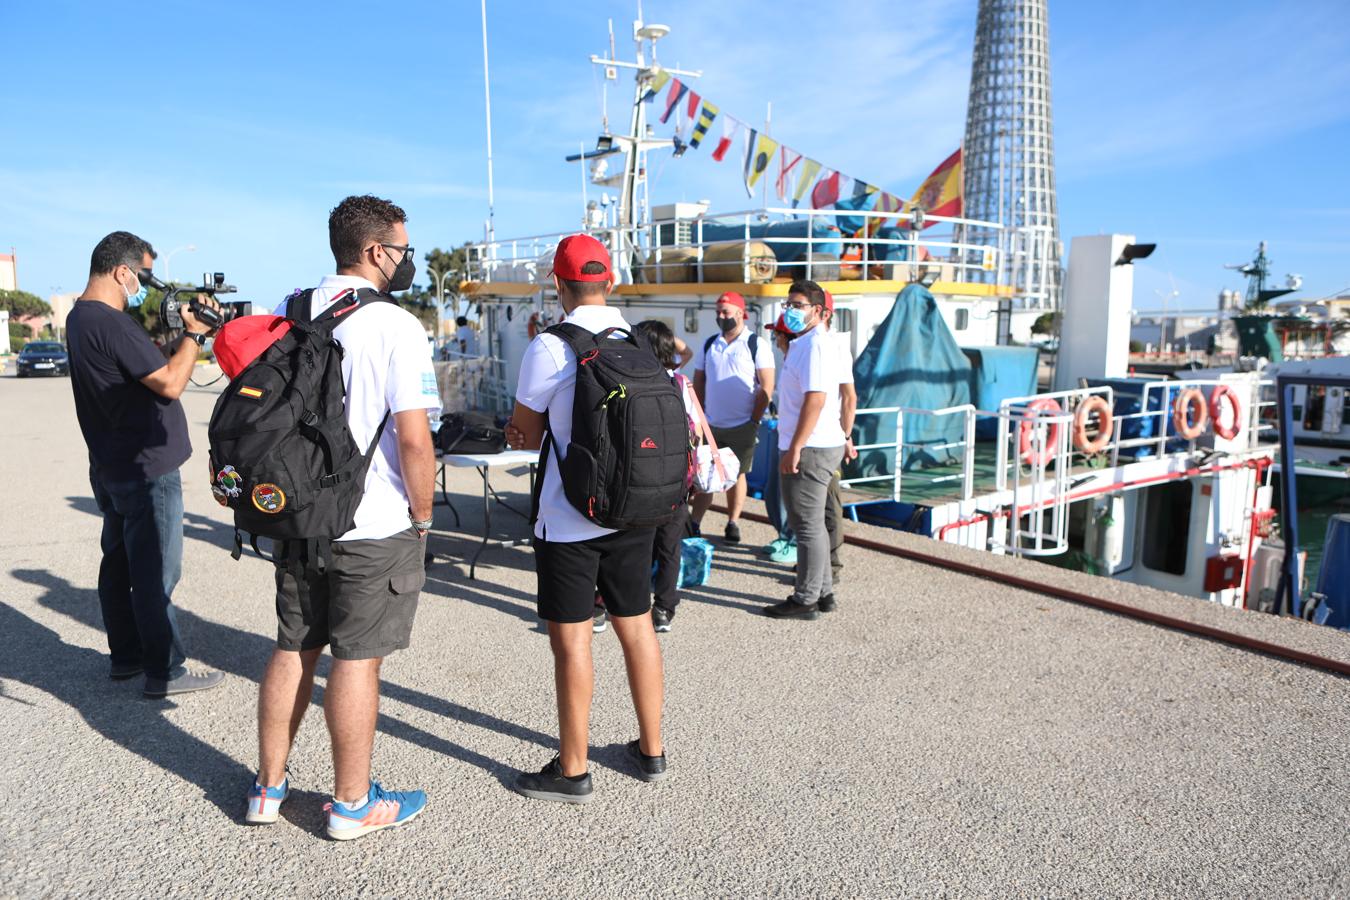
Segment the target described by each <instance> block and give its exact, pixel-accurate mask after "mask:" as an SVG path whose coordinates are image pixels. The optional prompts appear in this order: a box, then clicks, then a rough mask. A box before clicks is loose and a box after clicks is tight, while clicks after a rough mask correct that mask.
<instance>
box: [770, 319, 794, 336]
mask: <svg viewBox="0 0 1350 900" xmlns="http://www.w3.org/2000/svg"><path fill="white" fill-rule="evenodd" d="M764 327H765V329H767V330H769V331H776V332H778V333H779V334H785V335H787V336H788V337H790V338H794V337H796V336H797V333H796V332H795V331H793V330H792V329H791V328H789V327H787V321H786V320H785V319H784V318H783V316H782V315H781V314H780V315H779V316H778V321H777V322H766V323H765V324H764Z"/></svg>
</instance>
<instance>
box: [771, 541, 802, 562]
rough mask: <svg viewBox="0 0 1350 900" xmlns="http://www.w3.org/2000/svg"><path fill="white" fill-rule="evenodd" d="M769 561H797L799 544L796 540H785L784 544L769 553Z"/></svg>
mask: <svg viewBox="0 0 1350 900" xmlns="http://www.w3.org/2000/svg"><path fill="white" fill-rule="evenodd" d="M769 561H770V562H776V563H796V562H797V544H796V542H795V541H783V543H782V545H781V546H780V547H779V548H778V549H777V550H775V551H774V552H773V553H770V554H769Z"/></svg>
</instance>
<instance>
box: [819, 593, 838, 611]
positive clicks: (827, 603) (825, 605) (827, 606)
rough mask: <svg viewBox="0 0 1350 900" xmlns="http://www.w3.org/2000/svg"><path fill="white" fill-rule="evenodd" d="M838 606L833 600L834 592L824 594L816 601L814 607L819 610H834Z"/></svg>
mask: <svg viewBox="0 0 1350 900" xmlns="http://www.w3.org/2000/svg"><path fill="white" fill-rule="evenodd" d="M838 608H839V604H838V603H836V602H835V600H834V594H826V595H825V596H824V597H821V598H820V599H819V600H817V601H816V609H818V610H820V611H821V612H834V611H835V610H836V609H838Z"/></svg>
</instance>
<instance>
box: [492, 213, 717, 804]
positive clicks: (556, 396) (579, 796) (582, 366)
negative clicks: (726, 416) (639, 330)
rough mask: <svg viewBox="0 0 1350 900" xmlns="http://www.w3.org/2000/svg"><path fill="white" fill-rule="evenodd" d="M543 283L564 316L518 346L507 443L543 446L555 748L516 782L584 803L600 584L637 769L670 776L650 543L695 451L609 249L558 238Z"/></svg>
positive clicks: (538, 553)
mask: <svg viewBox="0 0 1350 900" xmlns="http://www.w3.org/2000/svg"><path fill="white" fill-rule="evenodd" d="M552 275H553V281H554V284H555V286H556V288H557V291H558V303H559V304H560V305H561V306H562V308H563V311H564V313H566V315H567V318H566V320H565V321H564V322H563V323H561V324H559V325H555V326H553V327H552V328H550V329H548V330H547V331H545V332H544V333H543V334H540V335H539V336H538V337H536V338H535V339H534V341H532V342H531V344H530V346H529V347H528V348H527V349H526V351H525V358H524V360H523V361H522V363H521V368H520V378H519V383H518V387H517V389H516V406H515V411H514V413H513V414H512V419H511V423H510V424H509V425H508V426H507V440H508V441H509V442H510V443H511V446H512V447H515V448H517V449H523V448H527V447H528V448H531V449H532V448H535V447H539V448H540V457H539V464H540V466H541V468H542V469H543V472H542V476H541V477H540V478H539V479H538V481H539V484H538V487H537V490H538V495H537V497H536V504H537V514H536V519H535V526H534V533H535V541H534V548H535V566H536V570H537V572H538V579H539V586H538V605H539V616H540V618H542V619H544V620H545V621H546V622H547V623H548V634H549V644H550V646H551V648H552V651H553V664H554V673H555V679H556V684H557V690H558V724H559V731H560V735H559V743H560V753H559V755H558V756H556V757H554V758H553V760H552V761H550V762H549V764H548V765H546V766H545V767H544V768H543V770H542V771H540V772H538V773H524V774H522V775H520V776H519V777H518V778H517V779H516V782H515V785H514V788H515V790H516V791H517V792H518V793H520V794H523V795H524V796H526V797H532V798H534V799H538V800H553V801H559V802H564V803H585V802H588V801H589V800H590V799H591V796H592V785H591V776H590V773H589V772H588V771H587V762H586V760H587V745H588V730H589V719H590V707H591V692H592V690H593V687H594V678H593V669H592V663H591V636H592V631H591V627H592V626H591V618H592V612H593V608H594V598H595V594H596V590H597V588H598V589H599V592H600V594H601V595H602V596H603V597H604V599H605V605H606V607H607V609H608V613H609V616H610V621H612V622H613V623H614V632H615V634H616V635H618V638H619V643H620V644H621V645H622V647H623V654H624V661H625V663H626V664H627V671H628V684H629V688H630V689H631V691H632V694H633V704H634V706H635V707H636V710H637V719H638V739H637V740H635V741H632V742H630V743H629V744H628V748H627V752H628V756H629V759H630V760H631V763H632V765H633V767H634V769H635V773H636V774H637V777H639V778H641V779H642V780H644V781H658V780H660V779H662V778H664V777H665V775H666V758H665V753H664V750H663V748H662V743H661V703H662V698H663V691H664V686H663V674H662V666H661V648H660V646H659V645H658V644H657V641H656V633H655V631H654V630H653V627H652V617H651V616H650V615H649V614H648V613H649V611H650V609H651V602H650V597H651V595H650V586H651V563H652V541H653V538H654V530H655V527H656V526H657V525H660V524H662V523H665V522H667V521H669V519H670V518H671V516H672V515H674V513H675V511H676V509H677V508H678V507H679V506H680V505H681V504H682V503H683V502H684V497H685V494H686V492H687V490H688V476H689V466H690V462H691V458H692V457H691V454H692V446H691V443H690V436H689V420H688V418H687V417H686V414H685V410H684V402H683V400H682V398H681V396H680V392H679V390H678V389H677V388H676V387H675V384H674V382H673V381H672V380H671V378H670V376H669V375H668V374H667V373H666V371H665V369H663V368H662V367H661V364H660V362H658V361H657V359H656V356H655V355H654V354H653V353H652V351H651V348H650V347H649V346H648V344H647V342H646V341H645V340H640V339H637V338H635V337H634V336H633V335H632V334H631V331H630V326H629V324H628V323H627V322H626V321H625V320H624V318H623V315H622V314H621V313H620V311H619V310H618V309H615V308H614V307H611V306H608V305H606V303H605V298H606V296H607V295H608V294H609V291H610V288H611V287H612V286H613V284H614V276H613V275H612V274H611V269H610V258H609V251H608V250H606V249H605V247H604V245H602V244H601V243H600V242H599V241H597V240H596V239H595V238H593V237H590V236H589V235H573V236H571V237H568V238H564V239H563V240H562V241H561V242H560V243H559V244H558V249H557V252H556V253H555V255H554V257H553V271H552Z"/></svg>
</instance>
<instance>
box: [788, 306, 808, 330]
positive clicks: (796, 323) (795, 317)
mask: <svg viewBox="0 0 1350 900" xmlns="http://www.w3.org/2000/svg"><path fill="white" fill-rule="evenodd" d="M806 320H807V316H806V310H804V309H797V308H796V307H788V308H787V309H786V310H784V311H783V324H784V325H786V326H787V327H788V330H789V331H791V332H792V333H793V334H801V333H802V332H803V331H805V330H806Z"/></svg>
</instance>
